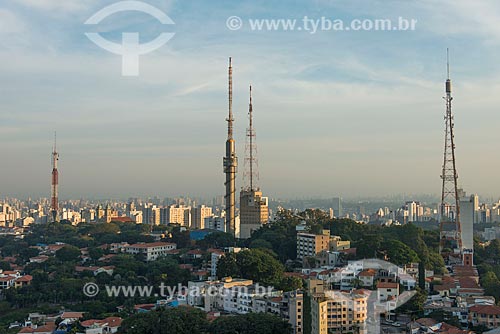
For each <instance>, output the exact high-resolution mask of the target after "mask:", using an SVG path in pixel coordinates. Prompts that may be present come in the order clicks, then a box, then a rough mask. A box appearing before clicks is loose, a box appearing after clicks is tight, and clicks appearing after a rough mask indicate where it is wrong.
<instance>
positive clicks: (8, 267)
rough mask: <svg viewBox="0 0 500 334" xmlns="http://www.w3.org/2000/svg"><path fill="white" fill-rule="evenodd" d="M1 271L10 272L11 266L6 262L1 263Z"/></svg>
mask: <svg viewBox="0 0 500 334" xmlns="http://www.w3.org/2000/svg"><path fill="white" fill-rule="evenodd" d="M0 270H10V264H9V263H8V262H5V261H0Z"/></svg>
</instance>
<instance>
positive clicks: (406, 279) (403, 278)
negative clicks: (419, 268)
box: [398, 273, 417, 290]
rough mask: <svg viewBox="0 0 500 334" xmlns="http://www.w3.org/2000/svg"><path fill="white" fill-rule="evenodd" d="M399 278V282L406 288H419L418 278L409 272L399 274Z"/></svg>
mask: <svg viewBox="0 0 500 334" xmlns="http://www.w3.org/2000/svg"><path fill="white" fill-rule="evenodd" d="M398 279H399V284H401V285H402V286H403V287H404V288H405V290H415V289H416V288H417V280H416V279H415V278H414V277H413V276H411V275H409V274H405V273H402V274H399V276H398Z"/></svg>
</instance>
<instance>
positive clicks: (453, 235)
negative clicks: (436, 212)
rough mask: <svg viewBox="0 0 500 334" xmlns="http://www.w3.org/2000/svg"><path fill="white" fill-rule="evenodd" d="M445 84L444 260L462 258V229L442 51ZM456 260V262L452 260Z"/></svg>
mask: <svg viewBox="0 0 500 334" xmlns="http://www.w3.org/2000/svg"><path fill="white" fill-rule="evenodd" d="M446 58H447V59H446V71H447V79H446V83H445V92H446V96H445V97H444V99H445V101H446V114H445V117H444V120H445V139H444V156H443V169H442V173H441V179H442V182H443V183H442V188H441V206H440V211H441V212H440V224H439V227H440V242H439V250H440V252H441V255H442V256H443V257H444V258H445V260H448V261H450V262H451V261H452V259H454V258H457V257H459V258H460V261H462V252H463V250H462V228H461V224H460V198H459V193H458V173H457V168H456V159H455V135H454V121H453V113H452V108H451V106H452V105H451V102H452V100H453V97H452V96H451V80H450V61H449V51H448V49H447V50H446ZM454 262H456V261H454Z"/></svg>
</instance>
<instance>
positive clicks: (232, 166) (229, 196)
mask: <svg viewBox="0 0 500 334" xmlns="http://www.w3.org/2000/svg"><path fill="white" fill-rule="evenodd" d="M228 79H229V80H228V81H229V92H228V93H229V105H228V109H229V115H228V117H227V118H226V121H227V140H226V156H225V157H224V159H223V167H224V173H225V174H226V182H224V185H225V186H226V195H225V196H224V198H225V201H226V232H227V233H233V234H235V232H236V230H235V221H236V170H237V167H238V158H237V157H236V150H235V142H234V138H233V122H234V118H233V66H232V61H231V57H230V58H229V75H228Z"/></svg>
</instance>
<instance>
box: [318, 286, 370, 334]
mask: <svg viewBox="0 0 500 334" xmlns="http://www.w3.org/2000/svg"><path fill="white" fill-rule="evenodd" d="M367 300H368V297H367V296H366V295H362V294H356V293H344V292H340V291H337V290H326V291H324V292H323V293H317V294H314V295H313V298H312V299H311V333H312V334H332V333H333V334H336V333H345V332H356V333H366V323H365V322H366V319H367Z"/></svg>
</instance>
